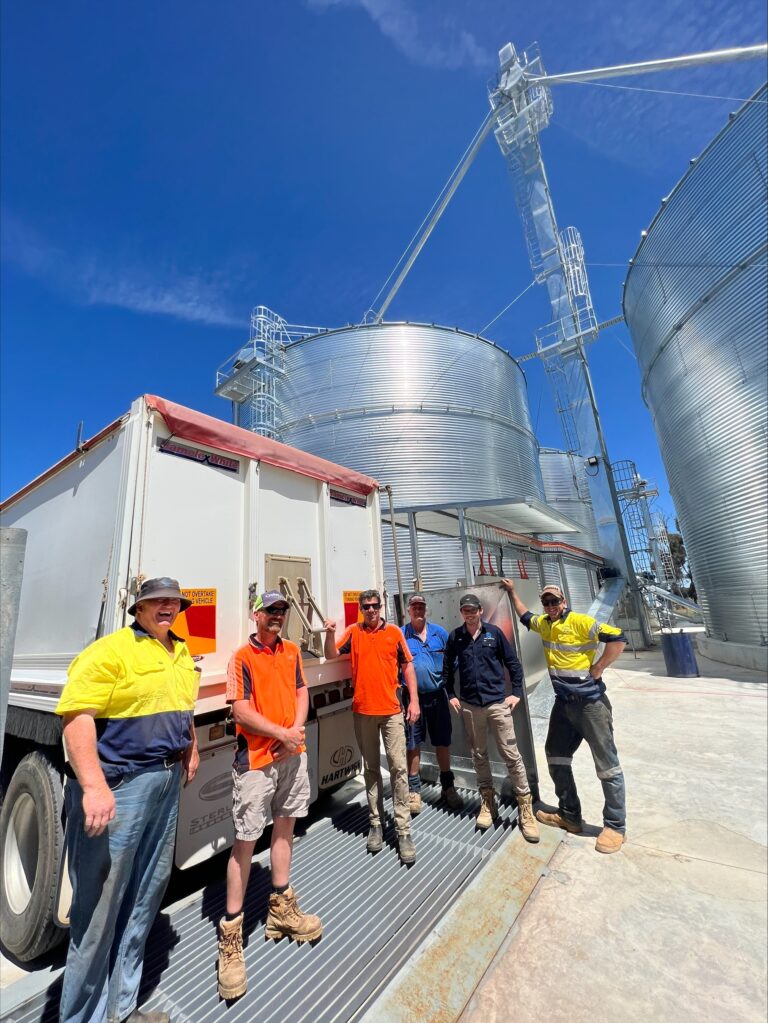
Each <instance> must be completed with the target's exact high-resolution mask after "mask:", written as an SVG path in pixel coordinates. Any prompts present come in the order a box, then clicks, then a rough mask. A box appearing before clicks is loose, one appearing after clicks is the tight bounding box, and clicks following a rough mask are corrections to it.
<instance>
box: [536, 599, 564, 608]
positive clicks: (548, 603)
mask: <svg viewBox="0 0 768 1023" xmlns="http://www.w3.org/2000/svg"><path fill="white" fill-rule="evenodd" d="M559 604H562V601H561V600H542V602H541V606H542V607H557V606H558V605H559Z"/></svg>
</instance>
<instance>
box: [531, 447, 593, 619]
mask: <svg viewBox="0 0 768 1023" xmlns="http://www.w3.org/2000/svg"><path fill="white" fill-rule="evenodd" d="M539 464H540V466H541V475H542V480H543V483H544V498H545V500H546V502H547V504H548V505H549V506H550V508H555V509H557V511H561V512H562V513H563V514H564V515H567V516H568V518H570V519H573V520H574V522H578V523H580V524H581V526H582V527H583V528H582V529H581V531H580V532H578V533H569V534H568V535H567V536H565V537H563V538H562V539H564V540H565V541H566V542H567V543H568V544H571V545H573V546H574V547H581V548H582V549H583V550H587V551H592V553H593V554H598V553H599V552H600V540H599V537H598V534H597V525H596V523H595V515H594V511H593V509H592V500H591V498H590V495H589V486H588V484H587V480H586V478H585V467H584V459H583V458H580V457H579V456H578V455H575V454H574V453H573V452H572V451H558V450H556V449H554V448H542V449H541V451H540V452H539ZM563 567H564V569H565V583H566V586H567V590H568V596H569V598H570V602H571V606H572V607H573V609H574V610H575V611H582V612H583V611H586V610H587V608H588V607H589V606H590V604H591V603H592V599H593V597H594V580H593V579H592V578H590V570H589V569H588V568H587V567H586V565H585V564H584V563H583V562H580V563H578V564H577V563H576V562H575V561H572V560H571V559H569V558H567V557H565V558H564V559H563ZM546 581H549V580H546ZM551 581H552V582H556V581H557V580H556V579H554V578H553V579H552V580H551Z"/></svg>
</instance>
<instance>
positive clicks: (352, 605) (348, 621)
mask: <svg viewBox="0 0 768 1023" xmlns="http://www.w3.org/2000/svg"><path fill="white" fill-rule="evenodd" d="M362 592H363V591H362V590H344V592H343V600H344V626H345V628H346V626H347V625H353V624H354V623H355V622H361V621H362V620H363V612H362V611H361V610H360V594H361V593H362Z"/></svg>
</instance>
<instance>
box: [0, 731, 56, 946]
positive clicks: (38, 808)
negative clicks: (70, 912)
mask: <svg viewBox="0 0 768 1023" xmlns="http://www.w3.org/2000/svg"><path fill="white" fill-rule="evenodd" d="M63 802H64V800H63V792H62V785H61V777H60V775H59V773H58V771H57V770H56V768H55V767H54V766H53V764H52V763H51V761H50V760H49V759H48V758H47V757H46V756H45V755H44V754H43V753H41V752H39V751H37V750H36V751H35V752H34V753H29V754H28V755H27V756H25V757H24V758H23V760H21V761H20V763H19V765H18V767H17V768H16V770H15V771H14V773H13V777H12V778H11V781H10V784H9V785H8V789H7V791H6V793H5V799H4V800H3V808H2V810H1V811H0V931H2V936H3V944H4V945H5V947H6V948H7V949H8V951H9V952H11V953H12V954H13V955H14V956H15V957H16V958H17V959H19V960H21V962H28V961H29V960H31V959H36V958H37V957H38V956H40V955H42V954H43V953H44V952H47V951H48V949H50V948H53V946H54V945H57V944H58V943H59V942H60V941H61V940H62V939H63V937H64V934H65V931H64V930H63V929H62V928H60V927H57V926H56V924H55V923H54V922H53V913H54V908H55V902H56V893H57V891H58V884H59V869H60V866H61V862H62V858H63V857H62V853H63V846H64V828H63V826H62V806H63Z"/></svg>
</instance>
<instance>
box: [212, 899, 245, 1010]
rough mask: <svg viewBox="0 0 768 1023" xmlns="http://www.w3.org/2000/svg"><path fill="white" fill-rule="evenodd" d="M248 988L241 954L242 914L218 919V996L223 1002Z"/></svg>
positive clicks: (243, 992)
mask: <svg viewBox="0 0 768 1023" xmlns="http://www.w3.org/2000/svg"><path fill="white" fill-rule="evenodd" d="M247 988H248V978H247V977H246V975H245V957H244V956H243V914H242V913H241V914H240V916H236V917H235V919H234V920H226V919H222V920H220V921H219V997H220V998H223V999H224V1001H225V1002H229V1001H231V1000H232V999H233V998H239V997H240V996H241V995H244V994H245V992H246V989H247Z"/></svg>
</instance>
